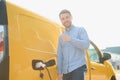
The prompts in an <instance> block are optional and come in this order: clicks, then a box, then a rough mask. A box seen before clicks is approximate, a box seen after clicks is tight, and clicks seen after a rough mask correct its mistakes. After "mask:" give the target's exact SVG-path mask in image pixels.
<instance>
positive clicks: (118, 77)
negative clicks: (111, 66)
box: [115, 70, 120, 80]
mask: <svg viewBox="0 0 120 80" xmlns="http://www.w3.org/2000/svg"><path fill="white" fill-rule="evenodd" d="M115 73H116V78H117V80H120V70H117V71H115Z"/></svg>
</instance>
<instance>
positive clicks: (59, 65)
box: [57, 37, 63, 74]
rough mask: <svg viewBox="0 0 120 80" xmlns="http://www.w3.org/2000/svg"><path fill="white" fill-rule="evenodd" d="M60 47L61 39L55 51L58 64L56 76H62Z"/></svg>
mask: <svg viewBox="0 0 120 80" xmlns="http://www.w3.org/2000/svg"><path fill="white" fill-rule="evenodd" d="M62 60H63V57H62V45H61V37H59V40H58V50H57V62H58V74H62V62H63V61H62Z"/></svg>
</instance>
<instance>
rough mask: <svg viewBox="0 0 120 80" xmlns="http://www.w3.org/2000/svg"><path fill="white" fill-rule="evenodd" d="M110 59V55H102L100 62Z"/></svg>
mask: <svg viewBox="0 0 120 80" xmlns="http://www.w3.org/2000/svg"><path fill="white" fill-rule="evenodd" d="M109 59H111V55H110V53H106V52H105V53H103V58H102V62H104V61H106V60H109Z"/></svg>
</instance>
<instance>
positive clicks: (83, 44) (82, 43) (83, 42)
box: [71, 28, 90, 50]
mask: <svg viewBox="0 0 120 80" xmlns="http://www.w3.org/2000/svg"><path fill="white" fill-rule="evenodd" d="M78 36H79V38H72V41H71V44H72V45H73V46H75V47H77V48H80V49H83V50H86V49H88V47H89V44H90V40H89V38H88V34H87V32H86V30H85V29H84V28H80V29H79V33H78Z"/></svg>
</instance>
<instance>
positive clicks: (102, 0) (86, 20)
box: [7, 0, 120, 48]
mask: <svg viewBox="0 0 120 80" xmlns="http://www.w3.org/2000/svg"><path fill="white" fill-rule="evenodd" d="M7 1H9V2H11V3H14V4H16V5H18V6H20V7H22V8H25V9H27V10H29V11H32V12H34V13H36V14H38V15H41V16H44V17H46V18H48V19H49V20H52V21H54V22H56V23H58V24H60V25H62V24H61V22H60V20H59V16H58V15H59V12H60V11H61V10H62V9H68V10H70V11H71V13H72V16H73V24H74V25H76V26H82V27H84V28H85V29H86V31H87V33H88V35H89V38H90V39H91V40H92V41H93V42H95V43H96V44H97V45H98V47H100V48H106V47H111V46H112V47H113V46H120V29H119V27H120V1H119V0H7Z"/></svg>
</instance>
